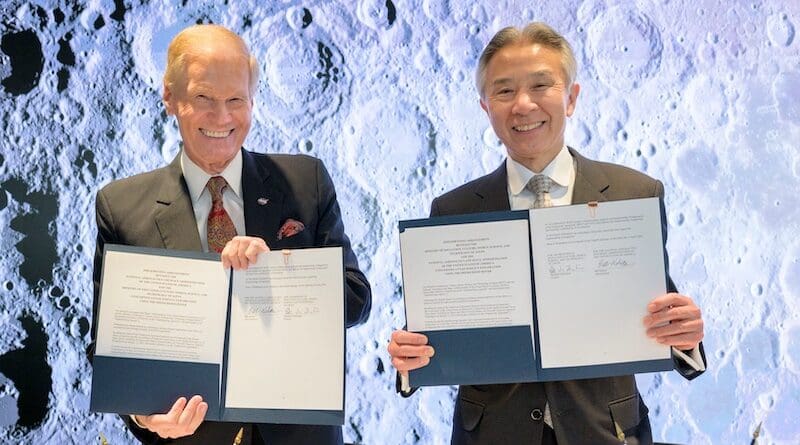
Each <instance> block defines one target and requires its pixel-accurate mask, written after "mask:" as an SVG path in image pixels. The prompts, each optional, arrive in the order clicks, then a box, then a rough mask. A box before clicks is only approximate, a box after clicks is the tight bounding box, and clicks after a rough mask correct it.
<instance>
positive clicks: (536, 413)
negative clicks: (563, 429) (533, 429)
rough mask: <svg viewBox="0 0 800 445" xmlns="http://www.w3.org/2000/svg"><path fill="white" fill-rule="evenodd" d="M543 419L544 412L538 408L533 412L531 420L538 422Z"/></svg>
mask: <svg viewBox="0 0 800 445" xmlns="http://www.w3.org/2000/svg"><path fill="white" fill-rule="evenodd" d="M542 417H543V415H542V410H540V409H539V408H536V409H534V410H533V411H531V419H533V420H535V421H537V422H538V421H540V420H542Z"/></svg>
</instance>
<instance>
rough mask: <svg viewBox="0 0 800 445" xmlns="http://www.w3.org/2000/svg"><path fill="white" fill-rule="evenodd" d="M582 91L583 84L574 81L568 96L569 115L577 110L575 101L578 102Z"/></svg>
mask: <svg viewBox="0 0 800 445" xmlns="http://www.w3.org/2000/svg"><path fill="white" fill-rule="evenodd" d="M580 92H581V86H580V85H579V84H578V83H576V82H572V86H571V87H569V96H567V116H568V117H569V116H572V113H574V112H575V103H576V102H578V93H580Z"/></svg>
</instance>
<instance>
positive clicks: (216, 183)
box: [206, 176, 228, 201]
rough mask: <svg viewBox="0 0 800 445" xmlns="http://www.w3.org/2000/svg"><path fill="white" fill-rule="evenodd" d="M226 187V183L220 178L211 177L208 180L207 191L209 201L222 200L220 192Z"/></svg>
mask: <svg viewBox="0 0 800 445" xmlns="http://www.w3.org/2000/svg"><path fill="white" fill-rule="evenodd" d="M227 186H228V181H226V180H225V178H223V177H222V176H212V177H211V178H209V179H208V184H207V185H206V187H208V191H209V192H211V200H212V201H217V200H219V199H222V190H223V189H224V188H225V187H227Z"/></svg>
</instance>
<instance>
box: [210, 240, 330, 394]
mask: <svg viewBox="0 0 800 445" xmlns="http://www.w3.org/2000/svg"><path fill="white" fill-rule="evenodd" d="M227 382H228V385H227V390H226V396H225V406H226V407H228V408H253V409H313V410H341V409H342V407H343V404H344V266H343V263H342V249H341V248H340V247H327V248H318V249H297V250H291V251H272V252H267V253H263V254H260V255H259V257H258V262H257V263H255V264H252V265H250V267H249V268H248V269H247V270H244V271H234V274H233V291H232V302H231V321H230V337H229V340H228V376H227Z"/></svg>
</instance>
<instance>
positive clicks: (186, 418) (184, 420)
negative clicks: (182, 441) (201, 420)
mask: <svg viewBox="0 0 800 445" xmlns="http://www.w3.org/2000/svg"><path fill="white" fill-rule="evenodd" d="M202 402H203V398H202V397H200V396H193V397H192V398H191V399H189V403H187V404H186V408H184V410H183V412H182V413H181V416H180V418H179V419H178V427H179V428H180V429H181V430H184V431H185V430H186V428H187V427H188V426H189V424H190V423H191V421H192V419H193V418H194V415H195V413H196V411H197V407H198V406H199V405H200V403H202Z"/></svg>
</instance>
